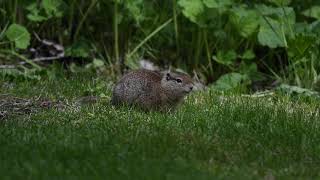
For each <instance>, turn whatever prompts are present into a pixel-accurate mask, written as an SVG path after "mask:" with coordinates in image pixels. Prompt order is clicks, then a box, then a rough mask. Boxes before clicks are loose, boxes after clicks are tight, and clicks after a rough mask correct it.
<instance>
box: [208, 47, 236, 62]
mask: <svg viewBox="0 0 320 180" xmlns="http://www.w3.org/2000/svg"><path fill="white" fill-rule="evenodd" d="M212 58H213V60H215V61H217V62H218V63H220V64H223V65H231V64H233V63H234V61H235V60H236V59H237V53H236V52H235V51H234V50H229V51H227V52H225V51H218V52H217V55H216V56H213V57H212Z"/></svg>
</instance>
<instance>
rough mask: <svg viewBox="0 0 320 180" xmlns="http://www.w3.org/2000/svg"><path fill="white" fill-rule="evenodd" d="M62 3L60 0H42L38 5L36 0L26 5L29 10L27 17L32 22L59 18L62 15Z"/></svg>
mask: <svg viewBox="0 0 320 180" xmlns="http://www.w3.org/2000/svg"><path fill="white" fill-rule="evenodd" d="M62 4H63V1H62V0H43V1H41V3H40V5H39V3H38V2H33V3H31V4H30V5H29V6H27V7H26V9H27V10H28V11H29V14H27V17H28V19H29V20H30V21H34V22H41V21H46V20H48V19H50V18H53V17H56V18H60V17H62V16H63V10H62V9H61V7H62Z"/></svg>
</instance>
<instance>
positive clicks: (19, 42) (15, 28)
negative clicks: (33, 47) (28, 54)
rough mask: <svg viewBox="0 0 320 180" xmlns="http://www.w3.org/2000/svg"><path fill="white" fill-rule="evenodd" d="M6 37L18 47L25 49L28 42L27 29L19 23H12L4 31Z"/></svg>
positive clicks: (28, 34)
mask: <svg viewBox="0 0 320 180" xmlns="http://www.w3.org/2000/svg"><path fill="white" fill-rule="evenodd" d="M6 37H7V38H8V39H9V40H10V41H12V42H14V43H15V46H16V47H17V48H19V49H26V48H27V47H28V46H29V44H30V39H31V37H30V33H29V32H28V30H27V29H26V28H25V27H24V26H21V25H19V24H12V25H10V26H9V28H8V30H7V31H6Z"/></svg>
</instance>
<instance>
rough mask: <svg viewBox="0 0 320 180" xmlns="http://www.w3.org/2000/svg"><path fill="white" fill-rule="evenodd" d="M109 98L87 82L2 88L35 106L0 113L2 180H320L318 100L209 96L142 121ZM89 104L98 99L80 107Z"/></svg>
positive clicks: (4, 84) (99, 83) (97, 82)
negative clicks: (83, 99) (89, 99)
mask: <svg viewBox="0 0 320 180" xmlns="http://www.w3.org/2000/svg"><path fill="white" fill-rule="evenodd" d="M110 90H111V85H110V84H109V83H106V81H105V80H103V79H100V78H93V77H92V78H79V77H69V78H67V79H59V80H55V81H11V82H9V81H7V80H4V79H2V80H0V94H2V95H3V94H5V95H6V96H7V97H8V96H11V97H19V98H22V99H24V100H27V99H29V100H30V101H31V102H33V103H31V104H32V105H30V107H28V108H30V109H31V110H30V109H29V110H28V111H23V112H22V113H21V112H19V109H15V111H14V110H13V109H4V107H1V106H0V108H2V111H4V110H6V111H7V112H8V115H7V116H6V117H3V118H2V119H0V152H1V153H0V167H1V168H0V176H1V179H139V180H140V179H161V180H162V179H261V178H265V179H274V178H276V179H278V178H281V179H292V178H301V179H319V178H320V166H319V164H320V126H319V125H320V115H319V113H320V109H319V107H320V106H319V105H320V102H319V101H318V100H315V99H312V98H308V99H301V98H291V97H288V96H284V95H270V96H266V97H260V98H258V97H244V96H241V95H236V94H232V93H230V94H222V93H218V92H215V91H213V90H208V91H206V92H197V93H194V94H192V95H191V96H189V97H188V98H187V101H186V103H184V104H183V106H182V107H181V108H179V109H178V110H177V111H176V112H173V113H157V112H150V113H145V112H140V111H137V110H135V109H131V108H126V107H122V108H114V107H112V106H110V104H109V103H108V102H109V98H110V94H111V91H110ZM85 95H98V96H100V97H102V99H101V100H100V101H98V102H97V103H94V104H85V103H78V102H79V101H78V99H79V97H81V96H85ZM3 97H4V96H2V98H3ZM2 101H3V102H4V100H3V99H2ZM47 101H50V102H51V104H53V105H52V106H48V107H44V108H38V105H37V103H38V102H40V104H41V103H43V102H47ZM38 104H39V103H38ZM60 106H61V107H60ZM59 107H60V108H59ZM0 110H1V109H0ZM11 112H12V113H11ZM17 112H19V113H17Z"/></svg>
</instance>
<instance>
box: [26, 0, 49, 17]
mask: <svg viewBox="0 0 320 180" xmlns="http://www.w3.org/2000/svg"><path fill="white" fill-rule="evenodd" d="M26 9H27V10H28V11H29V13H28V14H27V18H28V19H29V20H30V21H34V22H41V21H45V20H47V19H48V18H47V17H45V16H43V15H41V14H40V9H39V8H38V6H37V3H36V2H34V3H31V4H30V5H29V6H27V8H26Z"/></svg>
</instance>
